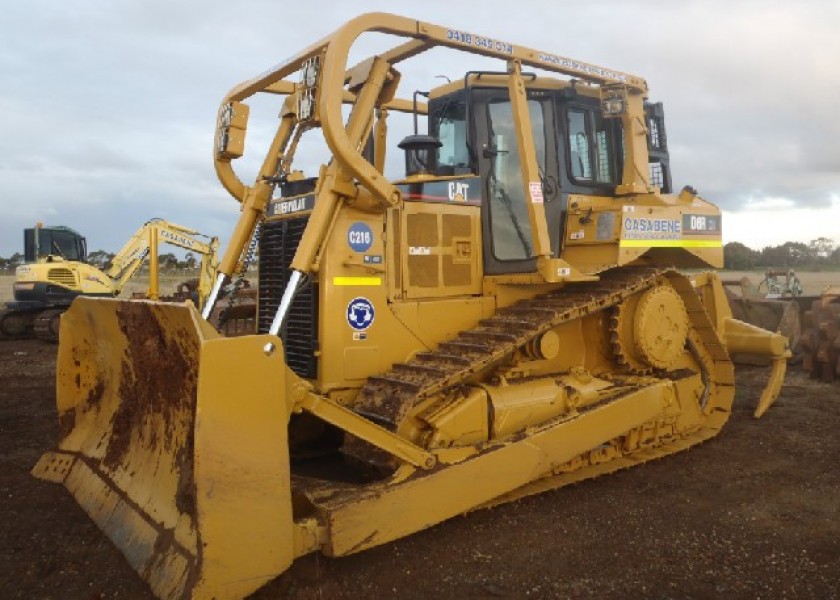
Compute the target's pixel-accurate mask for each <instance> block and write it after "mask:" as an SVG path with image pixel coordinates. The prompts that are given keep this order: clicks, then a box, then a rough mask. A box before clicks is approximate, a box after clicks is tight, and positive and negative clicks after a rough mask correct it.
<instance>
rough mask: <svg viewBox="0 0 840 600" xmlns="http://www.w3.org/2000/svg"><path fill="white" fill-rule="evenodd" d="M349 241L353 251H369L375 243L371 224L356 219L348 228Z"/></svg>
mask: <svg viewBox="0 0 840 600" xmlns="http://www.w3.org/2000/svg"><path fill="white" fill-rule="evenodd" d="M347 243H348V244H350V248H351V249H352V250H353V252H367V251H368V250H369V249H370V247H371V246H372V245H373V230H372V229H371V228H370V225H368V224H367V223H364V222H362V221H356V222H355V223H353V224H352V225H351V226H350V229H348V230H347Z"/></svg>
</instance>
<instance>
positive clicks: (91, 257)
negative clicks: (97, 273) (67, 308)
mask: <svg viewBox="0 0 840 600" xmlns="http://www.w3.org/2000/svg"><path fill="white" fill-rule="evenodd" d="M114 256H115V254H114V253H113V252H106V251H105V250H94V251H93V252H89V253H88V256H87V262H88V264H90V265H93V266H94V267H96V268H97V269H102V270H103V271H105V270H108V269H109V268H110V267H111V261H112V260H113V259H114ZM24 262H25V261H24V256H23V254H21V253H20V252H15V253H14V254H12V255H11V256H10V257H9V258H3V257H0V271H2V272H11V273H14V270H15V268H16V267H18V266H19V265H22V264H23V263H24ZM200 262H201V259H200V258H199V257H196V255H195V254H193V253H192V252H187V253H186V254H185V255H184V257H183V258H181V259H179V258H178V257H177V256H175V255H174V254H173V253H172V252H168V253H166V254H160V255H158V264H159V265H160V269H161V270H162V271H192V270H194V269H197V268H198V266H199V264H200Z"/></svg>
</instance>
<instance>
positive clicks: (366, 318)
mask: <svg viewBox="0 0 840 600" xmlns="http://www.w3.org/2000/svg"><path fill="white" fill-rule="evenodd" d="M347 323H349V324H350V327H352V328H353V329H355V330H356V331H364V330H365V329H367V328H368V327H370V326H371V324H372V323H373V302H371V301H370V300H368V299H367V298H362V297H359V298H353V299H352V300H351V301H350V304H348V305H347Z"/></svg>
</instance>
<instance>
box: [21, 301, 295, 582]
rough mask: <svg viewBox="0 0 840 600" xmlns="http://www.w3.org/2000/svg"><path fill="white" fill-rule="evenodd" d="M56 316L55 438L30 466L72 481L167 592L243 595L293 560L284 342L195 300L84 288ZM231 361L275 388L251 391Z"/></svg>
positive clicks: (134, 561)
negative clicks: (223, 318) (218, 324)
mask: <svg viewBox="0 0 840 600" xmlns="http://www.w3.org/2000/svg"><path fill="white" fill-rule="evenodd" d="M61 328H62V331H61V343H60V346H59V354H58V364H57V383H56V391H57V405H58V414H59V423H60V440H59V443H58V447H57V449H56V450H54V451H52V452H47V453H45V454H44V456H43V457H42V458H41V459H40V461H39V462H38V464H37V465H36V466H35V468H34V469H33V474H34V475H36V476H37V477H39V478H42V479H46V480H50V481H55V482H58V483H63V484H64V485H65V486H66V487H67V489H68V490H69V491H70V493H71V494H73V496H74V497H75V499H76V501H77V502H78V503H79V504H80V505H81V507H82V508H83V509H84V510H85V511H86V512H87V513H88V514H89V515H90V516H91V518H93V520H94V521H96V523H97V524H98V525H99V527H100V528H101V529H102V530H103V531H104V532H105V533H106V534H107V535H108V537H109V538H110V539H111V540H112V541H113V542H114V544H115V545H116V546H117V547H118V548H119V549H120V551H121V552H122V553H123V554H124V555H125V556H126V558H127V559H128V561H129V562H130V564H131V565H132V567H134V569H135V570H136V571H137V572H138V573H139V574H140V575H141V576H142V577H143V579H145V580H146V581H147V582H148V583H149V585H150V586H151V588H152V590H153V592H154V593H155V594H156V595H157V596H159V597H161V598H187V597H192V598H199V597H211V596H212V597H218V598H221V597H242V596H244V595H246V594H248V593H250V592H251V591H253V590H255V589H256V588H258V587H259V586H260V585H262V584H263V583H265V582H266V581H267V580H268V579H271V578H273V577H275V576H276V575H277V574H278V573H280V572H282V571H283V570H285V568H286V567H287V566H288V564H290V563H291V560H292V556H291V554H292V552H293V550H292V543H293V542H292V535H293V534H292V531H291V527H292V523H291V501H290V492H289V473H288V446H287V442H286V425H287V423H288V414H287V412H286V409H285V404H284V402H283V397H282V390H283V388H284V380H283V377H284V368H283V367H284V365H283V363H282V352H278V353H276V354H275V355H274V356H273V357H266V356H265V355H263V354H262V353H261V352H259V348H260V347H261V345H260V344H257V343H255V340H254V338H253V337H250V336H249V337H248V338H238V339H226V338H221V337H219V335H218V333H216V332H215V331H214V330H213V329H212V328H210V327H209V326H208V325H207V324H206V323H205V322H204V321H202V320H201V318H200V316H199V315H198V314H197V312H196V311H195V309H194V308H193V307H191V306H188V305H172V304H159V303H154V302H136V301H132V302H127V301H120V300H103V299H87V298H80V299H78V300H77V301H76V302H74V304H73V306H72V307H71V309H70V310H69V311H68V312H67V313H66V314H65V316H64V317H63V318H62V325H61ZM129 340H133V341H132V342H129ZM243 340H250V343H245V344H243ZM232 357H236V358H232ZM239 360H241V361H242V364H241V365H238V366H235V365H232V362H239ZM231 372H236V373H239V374H240V375H241V376H244V377H246V379H247V380H251V381H263V382H265V385H266V387H265V388H263V389H266V390H268V389H271V390H273V392H268V393H262V394H260V393H259V392H260V391H262V390H261V389H257V390H255V393H254V394H253V395H250V396H249V397H248V398H243V394H242V390H241V389H239V390H237V389H236V388H237V384H236V382H237V381H241V379H239V378H238V377H230V375H229V374H230V373H231ZM223 553H224V554H223Z"/></svg>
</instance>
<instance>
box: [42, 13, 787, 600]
mask: <svg viewBox="0 0 840 600" xmlns="http://www.w3.org/2000/svg"><path fill="white" fill-rule="evenodd" d="M366 32H378V33H385V34H392V35H394V36H397V37H399V38H401V41H400V42H399V43H397V44H396V45H395V46H394V47H392V48H391V49H389V50H386V51H383V52H381V53H380V54H377V55H376V56H372V57H370V58H368V59H366V60H363V61H361V62H359V63H357V64H355V65H350V64H348V56H349V53H350V49H351V47H352V45H353V43H354V42H355V40H356V39H357V38H358V37H359V36H360V35H362V34H364V33H366ZM437 47H445V48H449V49H451V50H453V51H461V52H465V53H467V54H477V55H482V56H485V57H491V58H495V59H498V60H500V61H501V62H502V65H503V67H504V71H503V72H502V73H499V72H495V73H492V72H491V73H487V72H471V73H468V74H467V75H465V77H464V79H463V81H458V82H453V83H450V84H447V85H444V86H442V87H441V88H438V89H436V90H432V91H431V92H430V93H429V96H428V102H425V103H424V102H419V103H418V102H417V94H415V96H414V98H412V99H410V100H409V99H405V98H400V97H398V96H397V95H396V94H397V91H398V88H399V83H400V79H401V74H400V72H399V71H398V70H397V68H396V67H397V66H398V65H399V66H400V67H401V68H402V66H401V63H403V62H407V61H409V60H410V59H414V58H415V57H417V56H418V55H422V54H423V53H424V52H425V51H427V50H430V49H432V48H437ZM523 68H525V69H539V70H541V71H542V72H545V73H546V75H545V76H539V77H535V76H534V75H532V74H530V73H529V72H528V71H523ZM563 77H567V78H563ZM568 78H571V79H568ZM257 94H266V95H267V96H269V97H271V98H277V97H278V96H279V97H282V98H284V100H283V101H282V106H281V108H280V111H279V119H280V121H279V123H278V124H277V128H276V131H275V133H274V136H273V138H271V142H270V144H269V147H268V149H267V151H266V153H265V157H264V159H263V162H262V165H261V167H260V169H259V173H258V175H257V177H256V178H255V180H254V181H253V182H252V183H251V184H250V185H246V184H245V183H244V182H243V181H242V180H241V179H240V178H239V176H238V175H237V172H236V170H235V169H234V166H233V163H234V161H236V160H237V159H238V158H240V157H242V156H243V155H244V154H245V137H246V131H247V128H248V118H249V114H250V109H249V108H248V105H247V103H246V101H247V100H248V99H249V98H251V97H252V96H254V95H257ZM646 95H647V83H646V82H645V80H644V79H642V78H640V77H637V76H634V75H630V74H627V73H622V72H619V71H615V70H612V69H607V68H603V67H599V66H597V65H592V64H588V63H582V62H579V61H575V60H572V59H569V58H565V57H561V56H558V55H555V54H551V53H547V52H542V51H538V50H535V49H530V48H527V47H524V46H519V45H513V44H510V43H507V42H504V41H502V40H497V39H494V38H488V37H485V36H479V35H476V34H474V33H471V32H466V31H462V30H455V29H448V28H444V27H440V26H437V25H432V24H429V23H425V22H422V21H416V20H411V19H407V18H403V17H397V16H394V15H387V14H369V15H363V16H361V17H358V18H357V19H354V20H353V21H351V22H349V23H347V24H346V25H344V26H343V27H341V28H340V29H339V30H338V31H336V32H335V33H334V34H332V35H330V36H328V37H326V38H324V39H322V40H320V41H318V42H316V43H315V44H313V45H312V46H310V47H308V48H306V49H304V50H302V51H301V52H300V53H298V54H296V55H293V56H292V57H291V58H289V59H287V60H286V61H284V62H282V63H280V64H278V65H276V66H275V67H273V68H272V69H270V70H268V71H266V72H264V73H262V74H260V75H258V76H256V77H255V78H252V79H249V80H246V81H244V82H242V83H241V84H239V85H237V86H236V87H234V88H233V89H232V90H231V91H230V93H229V94H228V95H227V96H226V97H225V98H224V99H223V101H222V103H221V106H220V109H219V116H218V122H217V130H216V138H215V147H214V158H215V162H214V164H215V168H216V172H217V175H218V176H219V179H220V181H221V183H222V185H223V186H224V187H225V188H226V189H227V190H228V191H229V192H230V193H231V195H232V196H233V197H234V198H236V200H237V201H238V202H240V203H241V211H240V216H239V220H238V221H237V223H236V226H235V228H234V230H233V232H232V235H231V236H230V242H229V245H228V247H227V249H226V251H225V255H224V257H223V259H222V261H221V264H220V266H219V270H218V275H217V278H216V281H215V283H214V286H213V289H212V290H211V292H210V295H209V297H208V300H207V302H206V304H205V306H204V307H203V309H202V313H201V314H199V313H198V312H197V310H196V309H195V308H194V307H192V306H186V305H180V306H176V305H165V304H163V303H158V302H151V301H147V302H124V301H119V300H114V299H110V300H105V299H92V298H80V299H78V300H77V301H76V302H75V303H74V304H73V306H72V308H71V309H70V310H69V311H68V312H67V313H66V315H65V316H64V318H63V319H62V325H61V326H62V331H61V345H60V347H59V358H58V365H59V366H58V381H57V405H58V411H59V420H60V424H61V437H60V440H59V443H58V447H57V448H56V449H55V450H54V451H51V452H47V453H45V454H44V456H43V457H42V458H41V460H40V461H39V463H38V465H37V466H36V467H35V469H34V473H35V474H36V475H37V476H38V477H41V478H44V479H47V480H50V481H55V482H60V483H62V484H64V485H65V486H66V487H67V488H68V489H69V490H70V491H71V493H72V494H73V495H74V497H75V498H76V499H77V501H78V502H79V503H80V504H81V505H82V507H83V508H84V509H85V510H86V511H87V512H88V514H89V515H90V516H91V518H93V519H94V520H95V521H96V522H97V523H98V524H99V526H100V527H101V528H102V529H103V530H104V531H105V532H106V533H107V535H108V536H109V537H110V538H111V539H112V540H113V541H114V543H115V544H116V545H117V547H118V548H120V550H121V551H122V552H123V553H124V554H125V556H126V557H127V559H128V560H129V562H130V563H131V564H132V566H133V567H134V568H135V569H136V570H137V572H138V573H140V574H141V576H142V577H143V578H144V579H145V580H146V581H148V582H149V584H150V586H151V588H152V590H153V591H154V592H155V593H156V594H157V595H158V596H160V597H164V598H185V597H194V598H206V597H216V598H240V597H243V596H245V595H247V594H249V593H251V592H253V591H254V590H256V589H257V588H258V587H260V586H261V585H262V584H263V583H265V582H266V581H268V580H270V579H271V578H273V577H275V576H276V575H277V574H279V573H282V572H283V571H284V570H285V569H286V568H287V567H288V566H289V565H290V564H291V562H292V561H293V560H294V559H295V558H296V557H299V556H301V555H304V554H306V553H309V552H314V551H316V550H318V551H321V552H323V553H325V554H327V555H330V556H341V555H345V554H350V553H353V552H358V551H361V550H364V549H366V548H370V547H372V546H376V545H378V544H383V543H387V542H389V541H391V540H394V539H397V538H399V537H401V536H404V535H408V534H410V533H412V532H415V531H418V530H420V529H423V528H425V527H429V526H431V525H433V524H435V523H439V522H441V521H443V520H445V519H447V518H450V517H452V516H455V515H459V514H463V513H464V512H467V511H470V510H473V509H476V508H479V507H486V506H491V505H493V504H498V503H501V502H507V501H510V500H513V499H516V498H521V497H523V496H526V495H529V494H535V493H538V492H541V491H544V490H548V489H553V488H557V487H560V486H562V485H566V484H569V483H573V482H576V481H580V480H582V479H586V478H589V477H595V476H598V475H601V474H605V473H609V472H612V471H615V470H617V469H620V468H624V467H627V466H631V465H634V464H639V463H642V462H645V461H648V460H652V459H656V458H659V457H662V456H665V455H667V454H670V453H673V452H677V451H679V450H682V449H685V448H688V447H690V446H692V445H694V444H698V443H701V442H703V441H705V440H708V439H710V438H712V437H713V436H714V435H716V434H717V433H718V432H719V431H720V429H721V428H722V427H723V425H724V423H725V422H726V420H727V418H728V417H729V414H730V411H731V405H732V401H733V398H734V375H733V366H732V361H731V359H730V355H729V353H730V352H737V351H751V352H756V353H759V354H763V355H767V356H770V357H771V358H772V360H773V362H774V367H773V372H772V374H771V376H770V378H769V379H770V382H769V384H768V386H767V388H766V389H765V392H764V393H763V395H762V397H761V399H760V400H759V408H758V410H757V414H760V413H762V412H763V411H764V410H766V409H767V408H768V407H769V406H770V404H771V403H772V402H773V400H774V399H775V397H776V395H777V394H778V392H779V388H780V386H781V383H782V378H783V376H784V357H785V353H786V348H785V340H784V338H782V336H779V335H775V334H772V333H770V332H767V331H764V330H761V329H758V328H754V327H753V328H750V327H749V326H747V325H745V324H743V323H740V322H739V321H737V320H735V319H733V318H732V315H731V312H730V311H729V306H728V303H727V301H726V297H725V294H724V292H723V288H722V286H721V284H720V281H719V280H718V279H717V277H716V275H714V274H708V273H707V274H703V275H698V276H695V277H693V278H689V277H688V276H686V275H685V274H683V273H680V272H678V271H676V270H675V269H674V268H673V267H676V266H692V267H696V266H705V267H709V266H711V267H714V266H716V265H720V264H721V262H722V243H721V235H720V233H721V229H720V211H719V210H718V209H717V207H715V206H714V205H713V204H712V203H711V202H709V201H707V200H705V199H703V198H702V197H700V196H699V195H698V194H697V193H696V191H695V190H693V189H692V188H684V189H683V190H682V191H681V192H680V193H679V194H671V193H666V191H664V190H665V189H666V188H669V186H670V182H669V179H670V175H669V173H668V157H667V146H666V145H665V143H664V141H665V140H664V123H658V125H657V126H658V127H659V128H658V129H657V131H658V133H657V136H656V143H653V142H651V139H652V127H653V125H651V124H650V123H652V121H651V119H657V118H661V110H660V111H659V112H658V113H657V112H656V110H655V109H654V110H650V109H646V108H645V104H644V101H645V97H646ZM344 104H346V105H349V107H350V110H349V115H348V111H345V110H344V106H343V105H344ZM394 111H396V112H404V113H408V114H413V115H417V114H418V113H419V114H426V115H428V120H429V128H428V130H427V132H426V133H424V134H421V133H419V132H418V131H417V130H416V129H415V131H414V135H411V136H409V137H408V138H405V139H404V140H403V141H402V142H401V143H400V144H399V145H398V146H401V147H402V148H403V149H404V150H405V151H406V166H407V173H406V176H405V177H404V178H401V179H399V180H397V181H392V180H390V179H389V178H388V177H386V176H385V165H386V156H387V151H388V148H389V145H388V141H387V140H388V115H389V113H391V112H394ZM660 125H661V126H660ZM316 134H317V135H322V136H323V141H324V142H325V144H326V146H327V147H328V148H329V151H330V155H329V156H328V157H325V160H324V163H323V164H322V165H321V167H320V168H319V169H318V171H317V173H310V174H309V176H307V175H306V174H304V173H303V172H302V171H301V170H299V169H297V168H295V165H296V162H295V160H296V151H297V149H298V147H299V142H300V140H301V138H302V136H303V135H316ZM371 139H372V140H373V143H372V144H371V143H370V140H371ZM394 145H396V144H394ZM654 146H655V148H656V149H655V151H649V149H650V148H651V147H654ZM650 163H654V164H655V165H658V166H657V167H656V168H654V169H652V168H651V164H650ZM652 171H657V172H658V175H659V177H658V179H657V178H655V177H653V175H652ZM255 246H256V247H258V250H259V261H260V262H259V291H258V331H257V334H256V335H250V336H243V337H238V338H224V337H222V336H220V335H219V333H218V332H217V331H215V330H214V328H213V327H211V326H210V325H209V324H208V322H207V321H206V320H205V319H206V317H207V316H208V315H209V314H210V313H211V311H212V310H213V308H214V305H215V304H216V302H217V300H218V298H219V295H220V293H221V290H222V288H223V287H224V285H225V284H226V283H227V282H228V281H229V279H230V277H231V276H233V275H234V274H235V273H236V272H238V271H240V270H241V269H242V266H243V264H245V263H246V262H247V259H248V257H249V256H251V255H252V254H253V252H252V250H253V249H254V248H255ZM202 317H203V318H202Z"/></svg>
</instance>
